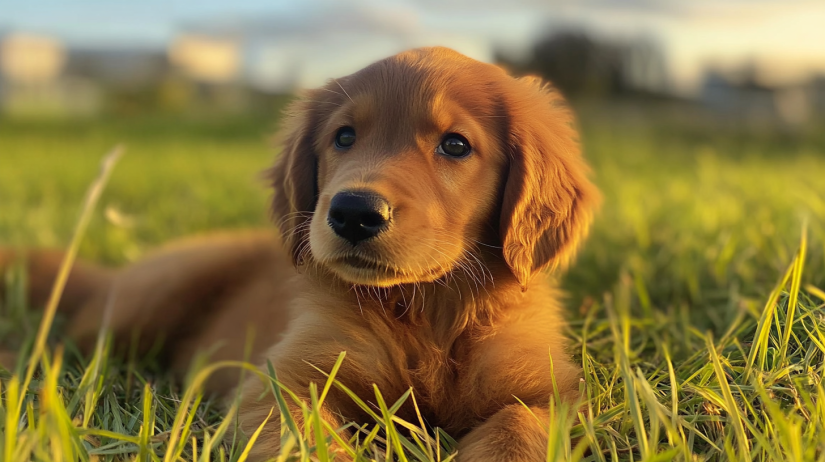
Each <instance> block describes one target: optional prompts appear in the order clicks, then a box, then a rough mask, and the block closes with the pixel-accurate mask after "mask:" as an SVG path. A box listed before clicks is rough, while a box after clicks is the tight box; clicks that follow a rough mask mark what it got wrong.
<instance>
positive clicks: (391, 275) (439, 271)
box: [324, 254, 444, 287]
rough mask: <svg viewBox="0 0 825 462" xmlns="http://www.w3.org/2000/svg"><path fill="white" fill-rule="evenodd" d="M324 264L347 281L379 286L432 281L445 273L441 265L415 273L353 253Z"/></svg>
mask: <svg viewBox="0 0 825 462" xmlns="http://www.w3.org/2000/svg"><path fill="white" fill-rule="evenodd" d="M324 265H325V266H327V267H328V268H329V269H331V270H332V271H333V272H334V273H336V274H337V275H338V276H339V277H341V278H342V279H344V280H345V281H347V282H351V283H354V284H364V285H372V286H377V287H391V286H395V285H399V284H405V283H410V282H426V281H432V280H435V279H438V278H439V277H441V276H443V275H444V270H443V268H442V267H440V266H439V267H437V268H432V269H425V270H424V271H422V272H420V273H419V272H415V273H414V272H412V271H407V270H404V269H401V268H399V267H397V266H394V265H392V264H389V263H386V262H382V261H379V260H376V259H372V258H369V257H364V256H361V255H352V254H350V255H344V256H341V257H337V258H333V259H330V260H327V261H326V262H325V263H324Z"/></svg>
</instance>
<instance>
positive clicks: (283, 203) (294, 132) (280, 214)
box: [269, 94, 318, 265]
mask: <svg viewBox="0 0 825 462" xmlns="http://www.w3.org/2000/svg"><path fill="white" fill-rule="evenodd" d="M304 96H305V97H304V98H302V99H300V100H298V101H295V102H293V103H292V104H291V105H290V106H289V108H288V109H287V111H286V114H285V117H284V119H285V120H284V127H283V128H282V129H281V132H280V133H279V139H280V141H281V142H282V144H283V150H282V151H281V154H280V156H278V160H277V161H276V162H275V166H274V167H272V169H271V170H270V171H269V178H270V180H271V181H272V187H273V189H274V197H273V199H272V215H273V219H274V220H275V223H276V224H277V225H278V229H279V231H280V233H281V238H282V239H283V242H284V245H285V246H286V248H287V249H289V250H290V253H291V254H292V261H293V263H295V264H296V265H298V264H301V263H302V250H303V249H304V247H305V246H306V245H308V239H309V223H310V221H311V219H312V213H313V212H314V211H315V204H316V201H317V197H318V185H317V181H318V156H317V154H316V152H315V145H314V141H315V127H316V126H317V123H316V122H317V120H316V119H317V115H316V111H314V106H313V103H312V100H313V99H314V98H312V95H311V94H307V95H304Z"/></svg>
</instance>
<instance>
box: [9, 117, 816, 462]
mask: <svg viewBox="0 0 825 462" xmlns="http://www.w3.org/2000/svg"><path fill="white" fill-rule="evenodd" d="M604 114H605V113H604V112H603V111H592V110H588V109H587V108H585V110H584V113H583V116H582V119H583V131H584V141H585V146H586V150H587V155H588V158H589V159H590V161H591V163H592V164H593V166H594V172H595V173H596V181H597V183H598V184H599V186H600V187H601V188H602V190H603V192H604V196H605V199H606V200H605V204H604V206H603V208H602V211H601V213H600V215H599V216H598V220H597V223H596V225H595V228H594V230H593V234H592V236H591V238H590V240H589V241H588V243H587V245H586V246H585V248H584V249H583V251H582V253H581V255H580V258H579V260H578V263H577V264H576V265H575V267H574V268H572V269H571V270H570V271H569V272H568V273H567V274H566V275H565V276H564V277H563V278H562V280H561V284H562V286H563V287H564V288H565V289H566V290H567V291H568V293H569V294H570V296H569V300H568V306H569V307H570V313H569V318H570V320H571V324H570V328H569V330H568V334H569V336H570V337H571V338H572V339H573V342H572V344H573V353H574V355H575V357H576V360H577V361H579V362H580V363H581V365H582V368H583V377H584V382H583V384H582V391H583V394H584V397H585V398H584V401H583V405H582V407H581V408H580V412H579V415H578V419H577V420H576V421H573V420H572V419H569V418H568V417H567V416H568V415H569V413H568V412H567V410H566V409H565V406H566V404H564V403H556V402H555V400H554V399H553V398H551V409H552V414H553V415H555V419H554V422H555V424H554V425H551V427H550V428H548V435H549V436H550V438H549V445H548V460H590V461H604V460H643V461H656V460H673V459H676V460H800V461H802V460H811V461H825V437H824V436H823V435H825V385H823V384H822V382H821V377H822V376H823V373H824V372H825V370H823V359H825V293H824V292H823V290H821V289H823V288H825V271H823V270H825V247H823V243H825V181H823V178H825V140H823V139H822V138H821V137H818V135H817V134H813V135H810V136H808V135H805V136H801V137H792V136H788V135H783V134H782V133H769V132H761V131H760V132H758V133H744V134H743V133H737V132H731V131H726V132H719V131H715V130H711V129H707V128H703V127H701V126H699V125H696V126H693V125H687V124H674V123H672V122H668V121H667V120H664V121H663V119H662V118H661V117H657V116H656V115H655V114H654V115H651V116H644V115H643V117H642V119H641V120H636V119H634V118H631V117H607V116H605V115H604ZM607 114H608V115H609V114H610V113H607ZM697 127H698V128H697ZM272 128H273V126H271V125H270V124H268V123H267V122H265V121H260V120H242V119H234V120H208V119H207V120H196V121H181V120H171V119H169V120H167V119H162V118H161V119H143V118H142V119H136V120H125V119H113V120H105V121H93V122H92V121H86V122H83V121H77V122H66V123H45V122H37V123H35V122H13V121H8V122H4V123H3V124H0V140H2V145H1V146H0V243H3V244H13V245H32V246H33V245H38V246H66V245H68V244H69V242H70V241H71V238H72V233H73V229H74V227H75V223H76V222H77V219H78V213H79V210H80V209H81V206H82V205H83V202H84V194H85V191H86V189H87V187H88V185H89V184H91V182H92V180H93V178H94V177H95V175H96V172H97V169H98V164H99V161H100V156H101V155H102V154H103V153H104V152H106V151H107V150H108V149H109V148H110V147H111V146H112V145H114V144H115V143H117V142H124V143H125V144H126V145H127V147H128V148H127V154H126V155H125V156H124V157H123V159H122V160H121V161H120V164H119V165H118V166H117V168H116V169H115V170H114V173H113V175H112V177H111V180H110V182H109V184H108V185H107V187H106V191H105V192H104V194H103V195H102V197H101V199H100V203H99V204H98V206H97V209H96V210H97V212H95V213H94V214H92V215H91V221H90V223H89V228H88V230H87V231H86V232H85V234H84V235H83V239H82V241H81V245H80V255H81V256H82V257H84V258H92V259H96V260H100V261H104V262H108V263H123V262H127V261H130V260H133V259H135V258H138V257H139V256H140V255H141V254H142V253H143V252H145V251H146V250H147V249H148V248H151V247H152V246H154V245H156V244H158V243H160V242H163V241H166V240H169V239H171V238H174V237H177V236H181V235H186V234H191V233H194V232H199V231H204V230H208V229H215V228H238V227H248V226H264V225H266V224H267V220H268V217H267V214H266V203H267V201H268V192H267V191H266V189H265V187H264V185H263V184H262V183H261V182H259V181H257V180H256V178H257V174H258V172H259V171H260V170H261V169H262V168H264V167H265V166H266V165H267V164H269V163H270V162H271V160H272V158H273V155H272V153H271V152H270V151H269V149H268V148H267V145H266V143H265V140H266V137H267V135H268V133H270V132H271V130H272ZM5 278H6V284H7V286H8V287H9V289H10V290H8V291H7V295H8V296H7V299H6V300H2V301H0V304H2V307H0V309H2V313H3V316H2V317H0V339H4V340H5V342H6V343H7V344H9V345H14V344H21V343H22V344H24V345H25V344H28V345H32V344H33V343H34V339H35V337H36V330H37V327H38V322H37V319H32V316H31V314H30V313H28V312H26V310H25V308H26V306H25V305H26V301H25V298H24V297H23V296H22V287H23V285H24V284H25V281H24V280H23V278H21V277H20V274H19V272H15V271H12V272H10V273H8V274H7V275H5ZM108 351H109V350H108V347H107V345H106V344H105V343H101V348H100V349H99V350H98V352H97V354H96V355H95V356H93V357H92V358H85V359H84V358H82V357H81V356H80V355H78V354H77V352H76V351H74V349H73V347H72V346H71V345H67V346H66V349H65V350H62V349H59V348H58V349H48V348H46V349H45V350H44V354H43V355H42V358H41V361H40V367H39V368H37V369H36V370H35V369H32V372H33V375H32V380H31V383H30V384H29V385H28V386H24V382H25V377H26V374H25V370H24V369H22V365H21V367H20V368H18V371H16V372H17V373H16V375H14V376H11V375H10V374H7V375H5V376H4V379H3V380H2V381H1V382H0V383H1V384H2V400H0V429H2V433H3V437H2V438H0V441H1V442H0V454H3V457H2V460H8V461H22V460H32V459H34V460H100V461H110V460H111V461H115V460H132V459H136V460H165V461H171V460H243V459H244V458H245V454H246V452H245V451H246V450H247V448H248V444H249V443H248V442H247V441H243V440H240V439H234V438H232V437H231V436H228V437H227V436H226V435H232V434H233V426H234V424H235V422H234V420H233V413H234V407H233V408H230V409H229V410H228V411H225V410H223V409H222V408H221V407H220V406H219V405H218V404H217V403H215V402H213V401H211V400H209V399H207V398H205V397H203V396H202V395H201V394H200V393H199V389H198V384H199V383H201V382H202V381H203V379H204V378H205V376H206V375H207V374H208V373H209V369H208V368H207V369H201V370H194V371H192V373H191V374H190V375H189V379H188V380H187V381H186V383H184V384H176V383H173V382H172V381H170V380H169V379H168V378H167V377H166V376H165V375H164V374H163V373H162V372H158V371H157V370H156V368H155V365H154V363H153V362H152V360H151V359H150V358H149V359H147V358H131V359H129V358H125V359H124V358H116V357H113V356H111V355H110V354H109V353H108ZM341 360H343V361H346V358H345V357H342V358H341ZM211 367H241V366H240V365H238V364H222V365H215V366H211ZM246 367H249V365H246ZM550 367H551V364H550V361H549V359H548V370H550ZM250 373H255V372H253V371H252V369H250ZM276 373H277V371H275V370H272V369H271V368H270V370H268V371H266V374H262V375H263V377H262V379H264V380H268V381H269V383H270V384H271V392H272V393H274V394H275V396H276V397H277V398H278V401H279V402H281V403H285V401H286V400H289V399H291V398H290V390H286V389H282V388H281V387H280V386H279V385H278V382H277V374H276ZM330 376H331V378H330V381H329V382H328V383H326V384H318V386H317V388H315V389H314V390H311V391H310V396H312V398H313V399H312V400H311V402H310V403H307V404H306V406H305V408H304V414H305V417H306V422H308V425H306V426H305V428H304V429H303V430H301V429H298V428H297V426H295V424H294V422H291V421H289V420H287V421H285V422H284V425H282V428H284V435H283V438H282V445H283V447H284V448H286V449H287V450H286V451H285V453H284V455H283V456H282V457H281V458H280V459H279V460H309V458H314V460H328V459H329V458H331V457H332V455H331V451H332V449H331V447H330V446H329V445H328V444H327V443H329V442H331V441H332V439H333V436H331V435H333V432H331V430H332V429H331V428H329V426H328V425H326V424H325V423H324V422H322V421H321V420H320V418H319V413H318V408H319V406H320V404H321V403H322V402H323V400H324V398H325V397H326V395H327V392H328V390H329V389H330V387H333V386H336V387H345V385H346V384H340V383H337V382H336V381H335V380H334V371H332V372H331V374H330ZM353 399H355V400H356V402H357V403H359V405H361V406H362V407H363V408H364V409H365V410H367V411H368V412H370V413H371V415H373V417H374V420H375V423H374V424H373V425H369V426H367V427H365V428H363V429H362V431H359V432H356V436H355V437H354V438H353V440H351V441H349V442H344V441H337V443H338V445H339V447H345V448H347V451H348V452H350V456H356V457H359V458H361V459H360V460H422V461H430V460H441V461H444V460H448V459H449V457H450V456H449V454H450V453H451V451H452V450H453V448H454V444H455V442H454V441H453V440H452V439H451V438H450V437H449V435H445V434H444V433H443V432H440V431H435V432H433V431H429V432H428V431H424V430H422V427H424V424H423V422H403V421H400V419H398V418H397V417H395V416H393V412H394V410H395V409H397V406H398V404H399V403H391V402H386V401H385V400H384V398H383V397H382V396H381V395H380V390H375V396H362V397H356V396H353ZM405 399H408V400H414V399H415V395H414V394H409V395H407V396H405ZM282 415H288V414H282ZM315 442H319V444H317V445H316V443H315ZM290 457H293V458H294V459H290Z"/></svg>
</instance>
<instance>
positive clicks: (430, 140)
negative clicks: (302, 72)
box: [273, 49, 592, 287]
mask: <svg viewBox="0 0 825 462" xmlns="http://www.w3.org/2000/svg"><path fill="white" fill-rule="evenodd" d="M531 82H532V81H531ZM531 82H524V81H519V80H516V79H513V78H511V77H508V76H507V75H506V74H505V73H504V72H503V71H501V70H500V69H498V68H496V67H494V66H490V65H487V64H483V63H479V62H476V61H473V60H471V59H469V58H466V57H464V56H462V55H459V54H457V53H455V52H452V51H449V50H445V49H421V50H413V51H410V52H407V53H403V54H400V55H396V56H394V57H391V58H388V59H386V60H383V61H379V62H378V63H375V64H373V65H371V66H369V67H367V68H365V69H364V70H362V71H360V72H358V73H356V74H353V75H350V76H348V77H345V78H342V79H339V80H336V81H332V82H331V83H330V84H328V85H327V86H326V87H324V88H322V89H319V90H314V91H310V92H308V94H307V96H306V98H305V99H304V100H302V101H300V102H298V103H297V104H296V106H295V107H293V109H292V117H291V118H290V121H291V125H289V126H288V127H287V140H286V150H285V153H284V155H283V157H282V158H281V160H280V161H279V163H278V165H276V168H275V169H274V175H273V176H274V179H275V187H276V198H275V213H276V216H278V217H279V218H280V219H281V221H282V224H281V230H282V233H283V234H284V238H285V240H286V241H287V243H288V244H290V246H291V248H292V251H293V253H294V256H295V258H296V261H301V260H305V259H307V258H311V259H312V260H314V261H315V262H316V263H319V264H321V265H323V266H324V267H326V268H328V269H329V270H331V271H332V272H333V273H335V274H336V275H337V276H338V277H339V278H341V279H343V280H344V281H347V282H350V283H353V284H362V285H370V286H379V287H389V286H394V285H398V284H405V283H415V282H429V281H433V280H436V279H438V278H441V277H443V276H444V275H445V274H447V273H449V272H452V271H455V270H457V269H465V270H466V269H468V268H472V267H474V266H475V265H478V264H479V262H480V258H479V255H478V249H479V245H485V246H489V247H490V248H501V250H500V253H501V257H502V260H503V261H505V262H506V263H507V264H508V265H509V266H510V267H511V270H512V271H513V274H514V275H516V278H517V279H519V281H520V282H522V283H526V278H529V275H530V274H532V273H533V272H534V271H536V270H537V269H540V267H543V266H546V265H547V264H549V263H551V262H552V260H553V259H554V258H556V257H558V256H559V255H560V254H561V253H562V250H563V247H564V246H565V245H568V244H569V243H568V242H562V240H565V241H566V240H567V236H558V234H557V233H553V232H552V231H553V230H557V229H561V227H562V225H563V224H564V223H563V222H564V220H566V219H568V218H569V219H572V218H573V217H572V215H573V213H572V212H573V211H574V209H575V208H576V207H577V205H576V204H575V202H576V199H577V198H581V197H583V196H582V193H586V192H587V191H585V190H586V189H588V188H592V187H591V186H590V185H589V183H587V180H586V179H585V178H584V177H583V173H582V172H583V170H584V168H583V165H578V164H577V162H580V161H579V160H578V150H577V149H576V146H575V142H574V140H573V136H572V135H571V134H572V131H571V129H570V128H569V120H568V118H567V117H566V112H564V111H563V109H562V108H560V107H554V106H555V105H556V103H557V102H558V101H556V100H550V99H548V98H547V95H546V94H543V93H541V91H546V90H541V88H539V87H537V86H536V85H535V84H534V83H531ZM531 98H532V99H537V101H535V100H533V101H531ZM553 111H556V112H557V113H554V112H553ZM542 116H543V117H547V118H550V119H551V120H549V121H547V122H545V123H544V124H542V123H541V122H539V121H537V120H535V119H534V118H536V117H542ZM516 124H521V125H522V126H517V125H516ZM537 124H539V128H538V129H536V128H531V127H535V126H536V125H537ZM548 137H549V138H548ZM554 138H555V140H554ZM542 142H545V143H549V144H555V146H552V145H551V146H545V147H543V149H539V148H538V147H537V146H536V145H537V144H541V143H542ZM528 144H529V146H528ZM557 151H559V152H557ZM527 157H537V158H536V159H533V160H530V159H527ZM542 157H555V159H552V158H548V159H547V161H542ZM565 159H567V160H569V161H570V162H565ZM548 167H550V169H549V171H545V170H547V168H548ZM548 175H549V177H550V178H547V179H542V178H543V177H544V176H548ZM560 176H561V178H560ZM544 184H547V186H548V187H552V188H553V189H554V191H551V192H543V191H540V188H542V187H544V186H543V185H544ZM582 185H583V186H582ZM537 188H538V189H537ZM543 196H547V197H543ZM560 196H563V197H560ZM531 198H532V200H533V201H534V202H535V203H534V204H529V203H525V201H530V200H531ZM579 200H580V202H581V203H580V204H579V205H587V204H584V202H583V201H581V199H579ZM542 202H545V203H542ZM518 213H522V214H524V215H525V216H524V217H523V219H522V218H521V217H514V215H515V214H518ZM587 213H589V212H584V215H587ZM514 218H515V220H514ZM525 220H526V221H527V222H528V223H527V225H528V226H525V225H524V223H523V222H524V221H525ZM584 220H585V221H588V218H587V217H586V216H585V218H584ZM584 227H585V228H586V223H585V224H584ZM549 228H552V229H549ZM574 228H576V229H574V230H573V231H572V232H569V233H567V234H571V236H570V237H572V238H574V239H578V237H579V236H578V235H579V234H581V233H582V232H581V230H580V229H579V228H581V227H574ZM548 230H549V231H551V234H552V236H550V235H547V231H548ZM564 233H566V231H562V234H564ZM573 234H576V235H575V236H573ZM543 235H546V236H544V237H543ZM556 237H560V239H556ZM548 239H554V241H553V242H545V243H542V242H540V241H543V240H544V241H548ZM574 245H575V243H573V246H574ZM549 246H552V247H553V248H547V249H544V247H549ZM538 247H542V248H541V249H539V248H538ZM522 277H523V278H525V280H524V281H522Z"/></svg>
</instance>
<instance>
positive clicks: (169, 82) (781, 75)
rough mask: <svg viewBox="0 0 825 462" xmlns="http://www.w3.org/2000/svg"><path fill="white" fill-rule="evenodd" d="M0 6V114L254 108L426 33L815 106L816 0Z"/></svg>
mask: <svg viewBox="0 0 825 462" xmlns="http://www.w3.org/2000/svg"><path fill="white" fill-rule="evenodd" d="M2 12H3V14H2V15H0V71H1V72H2V80H1V81H0V104H1V105H2V112H3V114H4V115H5V116H7V117H94V116H99V115H101V114H110V115H112V114H113V115H120V114H136V113H141V112H144V113H145V112H164V113H185V112H188V111H195V112H197V111H200V110H203V109H205V108H208V109H209V110H210V111H220V112H224V113H248V112H249V111H267V110H271V109H272V107H273V102H274V105H275V106H277V104H278V101H279V100H278V98H277V96H279V95H284V94H290V93H291V92H292V91H293V90H294V89H296V88H300V87H313V86H318V85H320V84H322V83H323V82H324V81H325V80H326V79H328V78H331V77H336V76H342V75H346V74H348V73H351V72H353V71H355V70H358V69H359V68H361V67H363V66H365V65H366V64H369V63H370V62H372V61H375V60H377V59H380V58H382V57H384V56H387V55H390V54H393V53H396V52H398V51H401V50H404V49H407V48H412V47H417V46H427V45H445V46H449V47H452V48H455V49H456V50H458V51H460V52H462V53H465V54H467V55H469V56H471V57H473V58H476V59H479V60H483V61H487V62H495V63H500V64H503V65H505V66H507V67H508V68H510V69H511V70H513V71H515V72H518V73H535V74H540V75H542V76H544V77H546V78H548V79H551V80H552V81H553V82H554V83H555V84H556V85H557V86H558V87H560V88H561V89H562V90H563V91H564V92H565V93H566V94H567V95H568V96H570V97H573V98H601V99H620V98H621V99H647V100H650V99H654V100H660V101H661V100H669V101H670V102H680V103H685V104H686V105H687V106H690V107H691V108H696V109H702V110H703V113H704V114H705V115H712V116H714V117H716V118H718V119H724V120H725V121H726V122H728V123H742V124H753V125H761V126H765V125H779V126H782V127H783V128H785V129H788V130H798V129H801V128H802V127H804V126H805V125H807V124H810V123H812V122H813V121H814V120H816V119H817V118H821V117H822V116H823V114H825V27H822V24H825V4H823V3H822V2H819V1H804V0H802V1H800V0H796V1H790V2H781V1H770V0H761V1H701V0H700V1H690V2H688V1H684V2H679V1H673V0H670V1H669V0H661V1H649V0H624V1H615V2H606V1H598V0H592V1H563V0H562V1H533V0H513V1H509V2H506V3H502V2H499V1H485V0H481V1H478V0H476V1H470V0H440V1H430V0H420V1H414V0H390V1H386V0H384V1H378V0H355V1H336V0H307V1H292V2H290V1H261V0H251V1H246V2H234V1H229V0H209V1H205V2H188V1H172V2H169V1H161V0H144V1H140V2H136V1H118V2H105V1H99V0H70V1H64V0H36V1H32V2H25V3H24V2H11V1H8V0H4V2H3V6H2Z"/></svg>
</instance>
